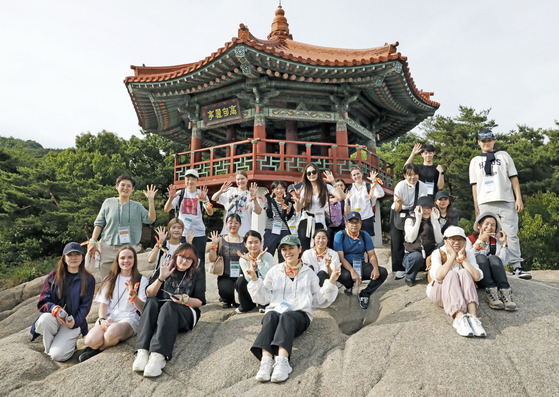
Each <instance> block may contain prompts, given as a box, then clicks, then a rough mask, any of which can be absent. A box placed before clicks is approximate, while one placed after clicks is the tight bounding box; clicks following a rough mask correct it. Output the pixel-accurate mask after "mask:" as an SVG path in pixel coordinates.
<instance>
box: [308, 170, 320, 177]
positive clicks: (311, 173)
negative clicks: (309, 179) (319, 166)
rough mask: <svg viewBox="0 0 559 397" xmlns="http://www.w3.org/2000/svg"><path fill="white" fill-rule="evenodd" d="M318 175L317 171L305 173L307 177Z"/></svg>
mask: <svg viewBox="0 0 559 397" xmlns="http://www.w3.org/2000/svg"><path fill="white" fill-rule="evenodd" d="M316 174H318V171H317V170H312V171H307V176H311V175H316Z"/></svg>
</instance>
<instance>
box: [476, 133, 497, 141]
mask: <svg viewBox="0 0 559 397" xmlns="http://www.w3.org/2000/svg"><path fill="white" fill-rule="evenodd" d="M478 138H479V139H480V140H483V139H495V135H493V133H492V132H482V133H480V134H478Z"/></svg>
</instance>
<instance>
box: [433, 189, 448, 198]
mask: <svg viewBox="0 0 559 397" xmlns="http://www.w3.org/2000/svg"><path fill="white" fill-rule="evenodd" d="M443 197H446V198H447V199H449V200H450V194H448V192H447V191H446V190H439V191H438V192H437V194H435V200H440V199H442V198H443Z"/></svg>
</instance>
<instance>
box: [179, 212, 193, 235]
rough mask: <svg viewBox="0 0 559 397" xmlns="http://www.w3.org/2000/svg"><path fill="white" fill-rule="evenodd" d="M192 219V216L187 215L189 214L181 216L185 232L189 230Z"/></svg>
mask: <svg viewBox="0 0 559 397" xmlns="http://www.w3.org/2000/svg"><path fill="white" fill-rule="evenodd" d="M193 220H194V219H193V218H192V217H189V216H188V217H184V218H183V220H182V221H183V223H184V231H185V232H187V231H189V230H190V227H191V226H192V221H193Z"/></svg>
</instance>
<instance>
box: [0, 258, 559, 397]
mask: <svg viewBox="0 0 559 397" xmlns="http://www.w3.org/2000/svg"><path fill="white" fill-rule="evenodd" d="M146 257H147V254H141V255H140V258H141V261H142V266H141V268H142V270H143V273H144V274H149V273H150V270H149V266H147V264H146ZM379 258H380V262H381V264H383V263H386V260H387V259H386V253H385V252H379ZM388 267H389V266H388ZM533 274H534V279H533V280H530V281H526V280H518V279H513V278H512V277H511V278H510V283H511V285H512V288H513V291H514V296H515V300H516V302H517V303H518V306H519V310H518V311H517V312H513V313H509V312H504V311H495V310H491V309H490V308H489V307H488V306H487V303H486V302H485V301H484V299H483V298H484V297H481V298H482V299H481V300H482V303H481V304H480V307H479V315H480V318H481V320H482V322H483V325H484V327H485V329H486V331H487V333H488V337H487V338H485V339H474V338H463V337H460V336H458V334H456V332H455V331H454V329H453V328H452V324H451V319H450V318H449V317H448V316H446V315H445V313H444V312H443V310H442V309H440V308H438V307H435V306H434V305H433V304H431V303H430V302H429V301H428V300H427V298H426V297H425V285H426V282H425V281H422V282H420V283H418V285H416V286H414V287H412V288H409V287H407V286H405V284H404V283H403V282H402V281H401V280H394V277H393V276H392V275H389V277H388V280H387V281H386V282H385V283H384V285H383V286H382V287H381V288H380V289H379V290H378V291H377V292H376V293H375V295H374V299H373V300H372V303H371V306H370V307H369V309H368V310H366V311H364V310H362V309H361V308H360V307H359V304H358V302H357V297H356V296H355V295H354V296H352V297H348V296H346V295H344V294H343V293H341V292H342V291H341V290H340V295H339V296H338V299H337V300H336V302H335V303H334V304H333V305H332V306H331V307H330V308H328V309H327V310H318V311H317V312H316V316H315V319H314V321H313V322H312V324H311V326H310V328H309V330H308V331H307V332H305V333H304V334H303V335H302V336H301V337H299V338H298V339H297V340H296V341H295V349H294V352H293V356H292V366H293V373H292V374H291V376H290V378H289V380H288V381H287V382H285V383H284V384H270V383H266V384H261V383H259V382H257V381H255V380H254V375H255V374H256V371H257V370H258V362H257V361H256V359H255V358H254V357H253V356H252V354H251V353H250V352H249V348H250V346H251V344H252V342H253V340H254V339H255V337H256V335H257V333H258V331H259V330H260V321H261V318H262V314H259V313H256V312H253V313H248V314H235V313H234V311H233V310H232V309H227V310H224V309H221V307H220V305H219V304H218V302H217V300H218V299H217V298H218V296H217V288H216V280H215V277H214V276H212V275H208V294H207V299H208V304H207V305H206V306H205V307H204V308H203V310H202V313H203V314H202V318H201V320H200V322H199V324H198V325H197V326H196V328H195V329H194V331H193V332H190V333H187V334H182V335H180V336H179V338H178V339H177V342H176V344H175V349H174V353H173V354H174V357H173V359H172V360H171V361H169V362H168V364H167V366H166V368H165V369H164V373H163V375H162V376H161V377H159V378H156V379H146V378H143V377H142V376H141V375H139V374H136V373H134V372H132V370H131V368H132V362H133V359H134V357H133V353H132V352H133V349H134V341H135V338H132V339H130V340H128V341H127V342H125V343H122V344H120V345H118V346H116V347H113V348H110V349H108V350H107V351H105V352H103V353H102V354H99V355H97V356H95V357H93V358H92V359H90V360H88V361H86V362H84V363H78V360H77V357H78V355H79V353H80V351H79V350H81V349H83V347H84V346H83V339H81V338H80V339H79V341H78V349H79V350H78V352H76V353H75V354H74V356H73V357H72V358H71V359H70V360H69V361H67V362H65V363H56V362H53V361H51V360H50V359H49V358H47V357H46V356H45V354H44V353H43V345H42V340H41V338H38V339H37V340H36V341H35V342H29V340H30V334H29V327H30V325H31V324H32V322H33V321H34V320H35V319H36V318H37V316H38V312H37V310H36V302H37V297H38V294H39V292H40V288H41V286H42V284H43V281H44V277H42V278H39V279H37V280H34V281H31V282H29V283H25V284H22V285H20V286H18V287H15V288H12V289H10V290H6V291H2V292H1V293H0V338H1V346H2V348H1V351H2V354H1V356H0V373H1V374H2V377H1V380H0V387H1V389H2V390H3V392H2V394H3V395H8V396H22V395H55V394H56V395H63V396H66V395H67V396H76V395H81V396H98V395H101V394H106V395H118V396H120V395H122V396H124V395H132V394H134V395H170V396H175V395H180V396H224V395H225V396H237V395H239V396H240V395H243V396H263V395H272V394H273V395H275V396H284V395H285V396H287V395H290V396H293V395H300V396H339V395H344V396H439V395H444V396H464V395H492V396H505V395H506V396H557V395H559V375H558V374H559V321H558V317H559V271H545V272H534V273H533ZM96 318H97V305H96V304H94V305H93V307H92V310H91V312H90V315H89V316H88V321H89V322H90V324H92V323H93V322H94V321H95V320H96Z"/></svg>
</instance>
